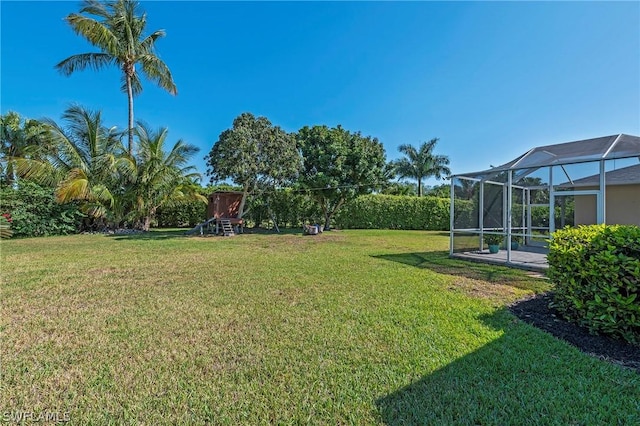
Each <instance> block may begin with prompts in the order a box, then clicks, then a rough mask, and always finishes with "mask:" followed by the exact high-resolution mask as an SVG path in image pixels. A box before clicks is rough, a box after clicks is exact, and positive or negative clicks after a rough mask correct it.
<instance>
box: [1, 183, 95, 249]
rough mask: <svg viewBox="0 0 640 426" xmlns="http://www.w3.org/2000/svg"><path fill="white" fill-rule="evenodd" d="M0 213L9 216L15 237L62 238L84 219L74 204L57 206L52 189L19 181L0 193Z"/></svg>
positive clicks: (3, 188) (78, 227)
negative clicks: (56, 236)
mask: <svg viewBox="0 0 640 426" xmlns="http://www.w3.org/2000/svg"><path fill="white" fill-rule="evenodd" d="M0 213H1V214H7V213H8V214H9V215H10V216H11V229H12V231H13V236H15V237H39V236H45V235H65V234H74V233H76V232H78V231H79V230H80V228H81V225H82V218H83V217H84V215H83V214H82V213H81V212H80V210H79V208H78V205H77V204H75V203H68V204H58V203H57V202H56V201H55V199H54V196H53V189H52V188H43V187H41V186H39V185H37V184H35V183H33V182H28V181H25V180H22V179H21V180H19V181H18V185H17V187H15V188H14V187H9V186H3V187H2V189H1V190H0Z"/></svg>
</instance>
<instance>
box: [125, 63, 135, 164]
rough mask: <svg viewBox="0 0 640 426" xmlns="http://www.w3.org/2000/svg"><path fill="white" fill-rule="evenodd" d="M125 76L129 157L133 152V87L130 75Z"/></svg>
mask: <svg viewBox="0 0 640 426" xmlns="http://www.w3.org/2000/svg"><path fill="white" fill-rule="evenodd" d="M125 72H126V71H125ZM126 75H127V97H128V99H129V142H128V144H127V151H128V152H129V155H131V153H132V151H133V87H132V86H131V75H130V74H129V73H128V72H126Z"/></svg>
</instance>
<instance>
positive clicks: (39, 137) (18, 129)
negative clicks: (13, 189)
mask: <svg viewBox="0 0 640 426" xmlns="http://www.w3.org/2000/svg"><path fill="white" fill-rule="evenodd" d="M46 131H47V128H46V126H44V125H42V123H40V122H39V121H38V120H29V119H27V120H23V119H22V118H21V117H20V115H19V114H18V113H16V112H13V111H9V112H8V113H7V114H6V115H3V116H0V173H1V174H2V175H3V178H4V182H3V183H6V184H7V185H9V186H12V185H13V183H14V182H15V180H16V178H17V175H16V170H15V169H16V159H17V158H32V157H34V156H37V154H38V152H40V151H41V148H44V144H45V143H46V138H45V137H44V135H45V134H46Z"/></svg>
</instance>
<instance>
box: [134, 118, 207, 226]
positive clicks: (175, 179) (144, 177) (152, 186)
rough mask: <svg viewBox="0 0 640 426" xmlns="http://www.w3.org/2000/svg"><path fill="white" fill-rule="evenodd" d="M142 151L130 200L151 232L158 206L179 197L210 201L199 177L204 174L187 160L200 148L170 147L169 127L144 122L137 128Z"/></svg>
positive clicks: (139, 220)
mask: <svg viewBox="0 0 640 426" xmlns="http://www.w3.org/2000/svg"><path fill="white" fill-rule="evenodd" d="M136 134H137V136H138V142H139V145H138V152H137V155H136V157H135V161H136V176H135V182H134V183H133V184H132V185H131V187H130V194H131V197H130V199H131V200H132V201H133V202H134V210H133V211H132V212H133V213H134V215H135V219H136V223H137V226H138V227H139V228H140V229H142V230H144V231H148V230H149V228H150V226H151V221H152V220H153V219H154V218H155V215H156V212H157V211H158V208H160V207H161V206H163V205H170V204H171V203H172V202H173V201H178V200H187V199H191V200H200V201H202V202H203V203H206V202H207V199H206V197H204V196H202V195H201V194H200V193H199V192H198V189H199V188H200V186H199V185H196V184H195V180H196V179H199V178H200V174H199V173H196V172H195V169H194V167H193V166H188V165H187V163H188V161H189V160H190V159H191V157H192V156H193V155H194V154H195V153H197V152H198V148H197V147H195V146H193V145H190V144H187V143H185V142H184V141H182V140H179V141H177V142H176V143H175V144H174V145H173V147H171V148H170V149H168V150H167V149H166V148H167V146H166V142H167V135H168V130H167V128H160V129H158V130H155V131H154V130H152V129H149V128H148V126H146V125H145V124H144V123H138V126H137V127H136Z"/></svg>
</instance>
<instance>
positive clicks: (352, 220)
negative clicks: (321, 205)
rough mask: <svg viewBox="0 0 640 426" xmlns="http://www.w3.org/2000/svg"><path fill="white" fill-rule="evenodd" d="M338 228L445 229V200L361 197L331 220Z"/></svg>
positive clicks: (447, 201) (446, 219)
mask: <svg viewBox="0 0 640 426" xmlns="http://www.w3.org/2000/svg"><path fill="white" fill-rule="evenodd" d="M335 224H336V226H337V227H338V228H352V229H424V230H447V229H449V199H448V198H436V197H411V196H403V195H382V194H372V195H363V196H361V197H358V198H357V199H355V200H354V201H352V202H350V203H348V204H346V205H345V206H343V207H342V209H340V210H339V211H338V213H337V215H336V217H335Z"/></svg>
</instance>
